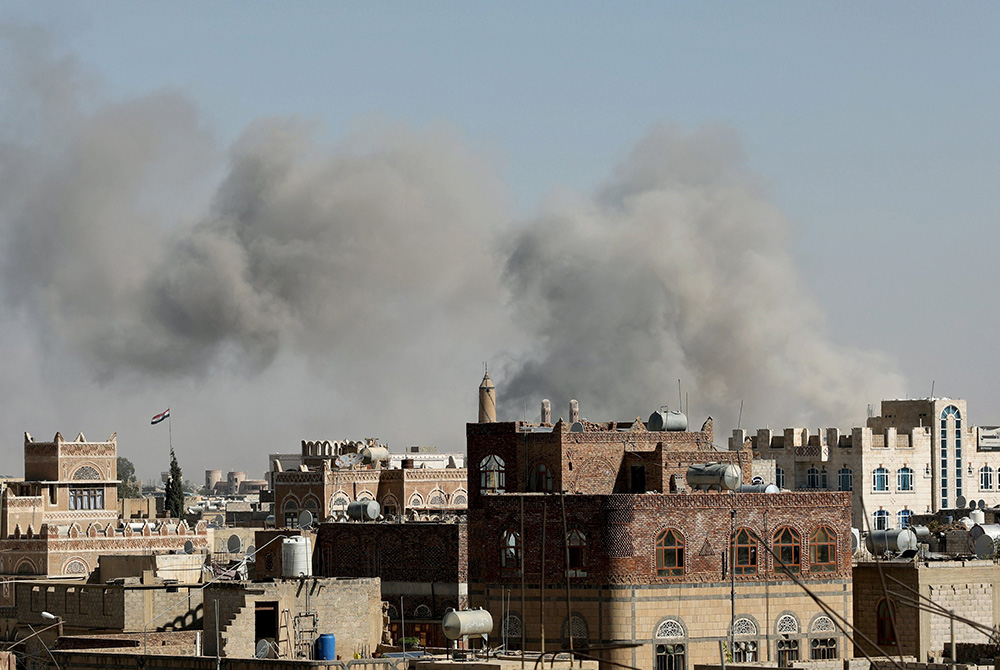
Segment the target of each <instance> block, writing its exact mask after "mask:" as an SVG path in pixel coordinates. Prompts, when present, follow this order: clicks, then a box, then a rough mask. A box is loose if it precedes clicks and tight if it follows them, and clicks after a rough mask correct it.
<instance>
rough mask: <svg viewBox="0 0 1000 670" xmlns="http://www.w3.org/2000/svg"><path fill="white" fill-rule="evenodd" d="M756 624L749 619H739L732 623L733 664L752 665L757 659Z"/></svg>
mask: <svg viewBox="0 0 1000 670" xmlns="http://www.w3.org/2000/svg"><path fill="white" fill-rule="evenodd" d="M758 635H759V633H758V629H757V624H756V623H755V622H754V621H753V619H750V618H749V617H740V618H739V619H737V620H736V621H734V622H733V638H734V640H733V662H735V663H753V662H755V661H757V659H758V653H757V640H756V639H755V638H756V637H757V636H758Z"/></svg>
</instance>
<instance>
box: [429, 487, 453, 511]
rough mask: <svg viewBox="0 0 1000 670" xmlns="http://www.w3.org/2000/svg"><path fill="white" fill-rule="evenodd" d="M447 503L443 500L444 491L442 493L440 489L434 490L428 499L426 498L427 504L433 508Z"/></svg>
mask: <svg viewBox="0 0 1000 670" xmlns="http://www.w3.org/2000/svg"><path fill="white" fill-rule="evenodd" d="M447 502H448V501H447V499H446V498H445V495H444V491H442V490H441V489H434V490H433V491H431V495H430V497H428V498H427V504H428V505H432V506H434V507H441V506H442V505H445V504H446V503H447Z"/></svg>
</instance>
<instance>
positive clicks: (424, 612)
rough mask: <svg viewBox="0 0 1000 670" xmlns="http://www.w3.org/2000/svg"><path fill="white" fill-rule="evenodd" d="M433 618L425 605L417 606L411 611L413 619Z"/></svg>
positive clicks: (432, 614)
mask: <svg viewBox="0 0 1000 670" xmlns="http://www.w3.org/2000/svg"><path fill="white" fill-rule="evenodd" d="M433 616H434V613H433V612H431V608H430V607H428V606H427V605H417V608H416V609H415V610H413V617H414V618H415V619H430V618H432V617H433Z"/></svg>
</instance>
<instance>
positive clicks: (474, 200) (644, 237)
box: [0, 27, 900, 467]
mask: <svg viewBox="0 0 1000 670" xmlns="http://www.w3.org/2000/svg"><path fill="white" fill-rule="evenodd" d="M0 56H2V57H0V68H2V69H0V109H3V110H4V114H3V115H2V117H0V240H2V249H0V277H2V281H3V284H2V288H0V290H2V297H3V299H4V300H5V302H6V304H7V307H8V310H7V316H6V317H5V319H6V320H7V323H6V324H5V326H7V327H10V328H14V326H13V325H10V324H14V323H15V320H16V323H17V324H18V325H17V328H21V327H22V326H21V325H20V324H21V323H22V322H23V323H24V324H27V326H26V328H27V329H28V330H30V332H31V336H32V337H34V338H35V341H34V343H33V345H32V346H37V347H38V351H41V352H42V353H41V354H38V358H39V359H40V360H44V361H46V362H47V364H49V365H54V364H53V363H52V361H60V360H63V359H64V360H65V362H66V364H67V365H69V366H70V367H73V366H80V365H82V366H83V367H85V368H86V369H87V371H88V373H89V374H90V375H91V377H92V378H96V379H99V380H101V381H102V382H103V383H104V384H105V387H106V388H108V389H113V393H114V394H117V395H113V396H112V395H109V398H110V397H119V398H125V397H126V396H128V395H129V394H130V392H131V391H132V390H134V389H137V388H138V389H142V390H144V391H147V392H148V391H149V389H154V390H155V391H156V392H157V395H156V397H157V398H159V397H163V395H164V394H165V391H164V389H165V388H166V384H167V382H169V380H171V379H173V380H176V385H175V386H174V387H173V388H174V389H175V390H176V389H182V391H183V393H178V395H182V396H183V397H193V396H191V395H190V393H189V391H190V390H191V387H190V386H188V387H185V388H182V386H183V385H184V384H190V380H196V381H197V382H198V384H199V385H204V388H202V387H201V386H199V388H198V393H199V396H198V397H200V398H204V399H206V400H204V402H212V403H218V404H219V406H222V405H224V404H225V403H226V402H227V400H226V399H224V398H222V397H221V394H218V395H213V393H212V392H211V390H212V388H214V387H210V386H208V384H210V383H211V382H212V381H215V380H216V377H217V376H218V375H221V376H223V377H225V378H227V379H232V378H234V377H235V378H239V377H240V376H244V377H246V378H250V377H255V376H257V375H261V374H263V375H264V376H265V377H267V378H268V379H269V380H271V381H272V382H274V383H280V384H282V386H281V387H280V388H268V389H266V390H261V393H266V394H273V395H276V396H280V397H281V398H283V399H285V402H286V404H287V409H286V414H285V415H283V416H282V417H281V421H282V422H284V425H285V428H284V430H285V431H286V432H284V433H281V434H280V436H279V437H280V439H282V440H287V441H286V442H285V444H284V445H283V446H282V447H281V448H282V449H283V450H288V449H291V448H294V443H295V442H294V440H297V439H300V438H302V437H322V438H333V439H339V438H345V437H351V438H357V437H360V436H365V434H366V433H367V434H379V435H380V436H381V437H383V438H387V439H390V440H392V441H393V442H394V445H395V446H397V447H398V446H405V444H406V443H410V442H420V441H436V440H438V439H441V438H442V436H445V435H448V436H454V435H457V437H456V438H455V439H454V441H453V442H452V443H448V444H446V445H444V446H445V447H446V448H457V449H461V448H462V444H461V435H460V434H461V424H462V422H464V421H465V420H474V417H475V407H476V404H475V403H476V400H475V389H476V386H477V385H478V380H479V377H478V375H479V374H480V368H479V365H480V362H481V361H483V360H487V359H489V358H493V359H494V361H497V362H498V364H495V365H494V366H493V367H492V368H491V371H492V372H493V377H494V379H495V381H496V382H497V385H498V397H499V399H500V401H501V409H502V411H504V412H505V413H506V415H507V416H508V417H511V418H513V416H515V415H516V416H518V417H520V415H521V412H522V408H523V407H524V404H525V403H527V405H528V406H529V407H530V408H531V409H530V414H531V417H532V418H533V417H534V416H535V413H536V406H537V401H538V400H539V399H541V398H542V397H543V396H547V397H550V398H552V399H553V401H555V402H556V410H555V415H556V416H558V415H559V414H561V413H564V412H565V410H564V409H563V410H560V407H564V406H565V401H566V400H568V399H569V397H577V398H579V399H580V400H581V402H582V405H583V412H584V414H585V415H588V416H590V417H591V418H595V419H598V418H609V415H611V416H612V417H614V418H632V417H634V416H635V415H636V414H644V415H645V414H648V412H650V411H651V410H652V409H653V408H654V407H655V406H657V405H659V404H661V403H671V404H673V399H674V398H675V397H676V386H675V384H676V380H677V379H678V378H682V379H683V380H684V382H685V387H686V390H688V391H689V392H690V393H691V398H692V403H691V404H692V413H693V414H695V415H696V416H698V417H701V416H703V415H706V414H709V413H714V414H715V415H716V416H717V417H719V416H720V415H722V416H726V415H727V412H728V416H729V418H730V419H732V422H733V423H735V410H736V408H738V405H739V401H740V399H746V400H747V401H748V403H749V404H751V405H752V406H756V407H757V408H758V412H757V416H758V417H759V420H760V421H761V422H765V421H771V420H773V418H774V417H775V415H776V414H777V415H778V416H777V418H778V419H779V420H780V419H784V418H788V419H798V418H800V417H805V418H811V417H812V416H814V415H815V416H818V417H820V418H823V419H824V420H831V421H832V420H839V419H840V418H842V417H844V416H856V415H857V414H858V413H859V411H861V410H860V408H863V406H864V404H863V403H865V402H868V401H871V400H874V399H877V398H879V397H881V396H884V395H887V394H891V393H894V392H895V391H896V390H897V388H898V386H899V381H900V380H899V379H898V378H897V377H896V376H895V375H893V374H891V373H888V372H886V370H887V369H888V366H887V365H886V363H885V361H884V360H882V359H881V358H880V357H879V356H877V355H874V354H871V353H864V352H857V351H851V350H846V349H843V348H840V347H838V346H836V345H834V344H832V343H831V342H830V340H829V338H828V337H827V335H826V331H825V327H824V323H823V315H822V313H821V311H820V310H819V308H818V307H817V305H816V304H815V302H814V301H813V300H812V299H811V298H810V296H809V295H808V294H807V292H806V291H804V290H803V289H802V288H801V287H800V286H799V280H798V273H797V270H796V267H795V264H794V262H793V259H792V257H791V255H790V252H789V248H788V242H787V239H788V232H787V230H786V224H785V222H784V221H783V219H782V217H781V216H780V215H779V213H778V212H776V211H775V210H774V208H773V207H771V206H770V205H769V204H768V203H767V201H766V199H765V198H764V197H763V196H762V195H761V193H760V189H759V188H757V186H756V185H755V184H754V182H753V180H752V179H751V178H750V177H748V176H747V173H746V170H745V167H744V166H743V163H742V159H741V156H740V154H739V149H738V145H737V143H736V142H735V140H734V139H733V138H732V137H731V136H730V135H729V134H727V133H726V132H723V131H720V130H704V131H701V132H698V133H695V134H692V135H685V134H683V133H680V132H677V131H673V130H670V129H658V130H656V131H654V132H652V133H651V134H650V135H649V136H647V137H646V138H644V139H643V140H641V141H640V142H639V143H638V145H637V146H636V148H635V150H634V152H633V153H632V155H631V156H630V157H629V158H628V160H626V161H625V163H624V164H623V165H622V166H621V167H620V168H619V170H618V171H617V173H616V175H615V177H614V179H613V180H612V181H611V183H610V184H609V185H608V186H607V187H605V188H604V189H603V190H601V191H600V192H599V193H598V194H597V195H595V196H593V197H588V196H578V195H573V194H563V195H559V196H553V198H552V200H551V201H550V202H549V204H548V205H547V206H546V207H545V208H544V212H543V214H542V215H541V216H539V217H538V219H537V220H535V221H532V222H531V223H530V224H529V225H527V226H522V227H519V228H514V227H513V226H512V225H511V224H510V218H511V217H510V215H509V211H508V207H507V205H506V202H505V196H504V191H503V188H502V186H501V185H500V184H498V182H497V179H496V177H495V175H494V173H493V172H492V171H491V169H490V167H489V166H488V164H486V163H485V162H484V161H483V160H482V159H480V158H479V157H478V156H476V155H475V153H473V152H472V151H470V150H469V149H468V148H467V147H466V145H465V144H464V143H463V142H462V141H461V140H459V139H458V138H456V137H455V135H454V134H453V133H452V132H449V131H448V130H447V129H437V130H421V131H414V130H411V129H408V128H405V127H385V126H384V125H382V126H378V127H376V128H374V129H371V130H368V131H363V132H358V133H355V134H352V135H350V136H349V137H347V138H346V139H343V140H341V141H340V143H338V144H335V145H332V146H331V145H330V144H329V143H327V142H324V141H323V139H322V129H321V128H319V127H317V126H315V125H311V124H307V123H304V122H302V121H299V120H295V119H270V120H262V121H260V122H258V123H255V124H253V125H252V126H251V127H250V128H248V129H246V130H245V131H244V132H243V133H242V135H241V136H240V137H239V138H238V140H236V141H235V142H234V143H233V144H232V146H230V147H225V146H223V145H222V144H223V143H221V142H220V141H219V140H218V139H217V138H216V137H215V135H214V134H213V132H212V131H211V129H210V128H208V127H207V126H206V124H205V122H204V120H203V119H202V118H201V115H200V113H199V111H198V110H197V108H196V107H195V106H194V105H193V104H192V103H191V102H190V101H189V100H188V99H187V98H186V97H185V96H183V95H181V94H178V93H172V92H160V93H156V94H152V95H148V96H145V97H140V98H134V99H129V100H124V101H110V100H107V99H105V98H102V96H101V94H100V88H99V85H97V84H96V83H95V82H94V81H93V80H92V79H91V78H89V77H87V76H86V75H85V74H83V73H82V72H81V71H80V69H79V68H78V67H77V66H76V64H75V63H74V62H73V60H72V59H71V58H69V57H66V56H62V55H59V54H58V53H57V51H56V50H55V49H54V48H53V47H52V45H46V42H45V36H44V34H42V33H40V32H39V31H36V30H34V29H30V28H10V27H5V28H2V29H0ZM497 240H500V242H499V243H498V242H497ZM498 244H499V246H498ZM19 332H20V331H19ZM525 342H527V344H525ZM22 344H23V343H22ZM23 346H28V345H26V344H23ZM275 361H279V362H280V363H281V364H282V365H272V363H274V362H275ZM499 362H505V363H506V365H505V366H502V365H499ZM282 366H283V367H282ZM55 367H58V365H55ZM276 368H280V371H279V372H275V369H276ZM265 371H266V372H265ZM28 373H29V374H30V372H28ZM234 373H235V374H234ZM257 378H259V377H257ZM306 379H308V386H309V388H310V389H312V391H313V392H314V393H327V392H329V393H330V394H331V398H330V402H329V403H324V401H323V399H322V398H320V399H316V398H311V399H310V403H311V404H309V405H308V406H306V405H304V404H303V403H300V402H297V401H295V400H294V394H295V393H296V392H297V390H298V388H299V387H300V386H301V387H304V386H306V385H307V384H306V381H305V380H306ZM316 379H323V380H324V382H325V383H324V384H321V385H318V386H317V385H316V383H315V380H316ZM122 380H126V381H127V382H128V384H126V385H122ZM220 383H221V382H220ZM80 388H81V390H80V393H87V392H88V389H87V388H86V385H81V387H80ZM22 392H23V386H22V385H20V384H14V383H10V384H8V385H5V387H4V388H3V389H2V397H18V396H19V395H20V394H21V393H22ZM64 393H66V394H67V395H68V396H70V397H67V399H66V400H65V401H64V402H63V403H62V405H61V407H59V408H54V409H53V411H60V412H65V411H67V410H66V408H67V407H70V406H71V405H72V404H73V403H74V402H75V401H74V400H73V398H72V397H71V395H72V394H70V393H69V392H65V391H64ZM109 393H110V392H109ZM334 396H335V397H334ZM243 400H244V402H245V401H246V398H244V399H243ZM334 401H336V402H334ZM89 402H91V401H90V400H89V398H88V403H89ZM233 402H235V400H234V401H233ZM150 404H153V403H150ZM192 404H194V403H193V402H192ZM80 406H81V407H83V406H84V403H82V402H81V403H80ZM317 408H322V411H324V412H326V411H327V410H328V409H329V414H330V417H331V418H328V417H327V416H326V414H324V415H323V417H322V418H323V421H312V419H311V417H314V416H315V414H316V412H317ZM151 409H152V410H154V411H162V409H163V407H161V406H160V401H159V400H157V401H156V403H155V405H154V406H153V407H152V408H151ZM200 409H202V408H201V407H197V408H196V407H190V408H189V409H188V412H189V416H190V413H192V412H195V411H198V410H200ZM203 411H204V415H205V416H203V417H202V418H201V421H202V424H201V425H202V427H205V426H209V425H211V422H212V421H213V420H214V418H215V413H214V411H213V410H210V409H204V410H203ZM295 412H299V414H301V416H297V415H293V414H294V413H295ZM233 413H234V414H236V415H238V413H237V412H233ZM251 418H253V419H254V420H255V421H256V424H257V425H260V424H261V423H262V422H267V421H269V420H270V419H271V417H251ZM14 420H21V419H16V418H11V419H10V420H9V421H14ZM189 420H190V421H192V422H193V421H195V420H196V419H194V418H193V417H191V418H189ZM232 423H233V422H232V421H230V423H228V424H220V426H219V427H216V429H217V430H218V431H221V434H220V435H219V436H216V438H215V439H216V440H217V441H218V440H219V439H222V438H227V437H228V436H227V435H226V434H225V432H224V431H226V430H229V428H228V426H231V425H232ZM744 423H745V424H747V421H746V420H745V421H744ZM305 424H308V425H309V426H313V425H315V426H318V427H319V428H320V429H322V430H330V428H328V426H331V425H335V426H336V431H338V433H337V434H329V433H327V434H317V435H303V434H301V433H300V431H301V430H302V428H301V426H302V425H305ZM414 427H419V429H415V428H414ZM28 428H31V429H32V430H34V431H35V432H41V429H38V428H35V427H32V426H23V425H16V426H6V427H5V429H6V430H7V434H10V433H11V431H12V430H13V431H15V434H16V432H17V431H20V430H24V429H28ZM80 428H82V426H81V427H80ZM63 429H64V430H67V432H75V431H76V430H78V428H76V427H73V426H68V427H64V428H63ZM116 429H118V427H117V426H115V425H112V426H111V430H116ZM102 430H104V429H102ZM348 430H349V431H351V432H350V433H341V432H339V431H348ZM362 431H365V432H364V433H363V432H362ZM105 432H110V430H105ZM288 433H291V435H292V438H293V439H292V440H288ZM401 443H402V445H401ZM205 465H206V466H208V465H213V466H214V467H218V466H219V464H218V463H215V464H211V463H206V464H205Z"/></svg>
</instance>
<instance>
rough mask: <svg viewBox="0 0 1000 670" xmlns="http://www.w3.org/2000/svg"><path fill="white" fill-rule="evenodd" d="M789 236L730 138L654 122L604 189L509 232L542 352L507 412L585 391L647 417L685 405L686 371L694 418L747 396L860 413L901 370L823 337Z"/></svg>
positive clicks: (522, 364) (772, 414) (519, 372)
mask: <svg viewBox="0 0 1000 670" xmlns="http://www.w3.org/2000/svg"><path fill="white" fill-rule="evenodd" d="M789 237H790V235H789V231H788V226H787V223H786V222H785V221H784V219H783V217H782V216H781V215H780V213H779V212H777V211H776V210H775V208H774V207H773V206H771V205H770V204H769V203H768V202H767V200H766V199H765V198H764V196H763V195H762V192H761V189H760V187H759V186H758V185H757V184H756V183H755V182H754V180H753V179H752V177H750V176H749V175H748V173H747V170H746V168H745V166H744V163H743V159H742V155H741V151H740V148H739V144H738V142H737V141H736V139H735V138H734V137H733V135H732V133H730V132H727V131H725V130H721V129H711V128H710V129H703V130H701V131H699V132H696V133H693V134H685V133H682V132H680V131H678V130H676V129H672V128H668V127H661V128H657V129H654V130H653V131H652V132H650V133H649V134H648V135H647V136H646V137H645V138H643V139H642V140H641V141H640V142H639V143H638V144H637V145H636V147H635V149H634V150H633V152H632V154H631V155H630V156H629V157H628V159H627V160H626V161H625V162H624V163H623V164H622V165H621V166H620V167H619V168H618V170H617V171H616V173H615V177H614V179H612V180H611V182H610V183H609V184H608V185H607V186H606V187H605V188H603V189H602V190H601V191H600V192H599V193H598V194H597V195H595V196H593V197H581V196H572V195H570V196H564V197H561V198H559V199H557V200H554V201H553V202H551V203H550V204H549V206H548V207H547V208H546V211H545V213H544V214H543V215H542V216H540V217H539V218H538V219H537V220H536V221H534V222H533V223H532V224H531V225H530V226H528V227H527V228H526V229H525V230H523V231H522V232H521V233H520V234H518V235H517V236H516V237H515V238H514V240H513V243H512V245H511V251H510V254H509V257H508V259H507V265H506V271H505V278H506V283H507V284H508V285H509V286H510V287H511V291H512V294H513V303H514V304H515V305H516V306H517V309H518V314H519V321H520V323H521V324H522V325H523V326H525V327H526V328H528V329H529V332H530V333H531V335H532V339H531V341H532V342H533V343H534V347H533V349H532V350H531V351H530V352H529V354H528V355H527V356H526V358H525V359H524V360H522V361H518V362H515V363H513V364H511V365H510V367H509V370H508V371H507V379H506V383H505V384H503V386H502V387H501V389H500V390H499V392H501V393H502V395H501V397H503V396H506V398H507V401H508V405H507V406H508V408H509V410H508V411H518V412H519V411H520V408H522V407H523V406H524V404H527V405H528V406H529V407H531V408H534V406H535V405H536V404H537V400H538V399H540V398H541V397H550V398H552V399H553V400H556V399H559V400H558V402H557V411H556V415H557V416H558V414H560V411H559V409H558V408H560V407H561V406H563V405H565V402H566V401H567V400H568V399H569V397H577V398H578V399H579V400H580V401H581V404H582V411H583V412H584V414H588V413H589V416H591V417H595V416H598V417H607V416H608V415H609V414H611V415H612V416H615V417H617V418H621V419H628V418H634V417H635V416H636V415H637V414H642V415H643V416H646V415H647V414H648V413H649V412H651V411H652V410H653V409H655V408H656V407H657V406H659V405H660V404H661V403H662V404H669V405H671V406H673V407H677V406H678V405H679V404H680V397H679V393H678V387H677V380H678V379H681V380H683V383H684V387H685V390H684V395H685V403H690V404H691V406H692V414H695V415H696V416H698V417H704V416H706V415H708V414H714V416H715V417H716V418H717V419H718V418H719V417H720V416H722V417H724V418H725V419H727V420H728V421H729V422H731V425H735V424H736V420H737V414H738V411H739V405H740V401H741V400H744V399H745V400H746V404H747V406H748V410H750V409H752V411H750V412H749V416H750V417H753V418H756V419H757V420H759V421H761V422H773V421H774V420H775V419H777V420H778V421H783V420H784V421H796V422H811V421H814V420H822V421H842V420H846V419H848V418H854V419H857V418H859V416H863V414H862V413H863V411H864V407H865V403H866V402H872V401H875V400H877V399H879V398H882V397H891V394H894V393H897V392H898V391H899V390H900V388H901V387H902V380H901V379H900V377H899V376H897V375H895V374H893V373H891V372H890V371H889V370H890V368H889V366H888V364H887V361H886V360H885V359H884V358H883V357H881V356H879V355H877V354H874V353H871V352H862V351H856V350H851V349H847V348H843V347H838V346H836V345H835V344H833V343H832V342H831V341H830V339H829V337H828V335H827V331H826V327H825V321H824V316H823V313H822V311H821V310H820V309H819V307H818V305H817V304H816V302H815V301H814V300H813V298H812V297H811V296H810V295H809V294H808V292H807V291H806V289H805V288H804V287H803V286H802V285H801V280H800V276H799V271H798V270H797V268H796V266H795V263H794V260H793V258H792V256H791V252H790V244H789ZM561 413H562V414H563V415H564V416H565V413H566V410H565V409H563V410H562V411H561ZM747 418H748V416H746V415H745V416H744V423H743V425H744V426H745V427H746V426H747V425H748V423H747V420H746V419H747ZM699 425H700V420H699ZM749 425H750V426H751V427H753V426H754V424H749ZM778 425H782V426H783V425H793V424H791V423H789V424H778ZM794 425H801V424H799V423H796V424H794ZM804 425H812V424H811V423H805V424H804ZM824 425H826V424H824Z"/></svg>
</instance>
